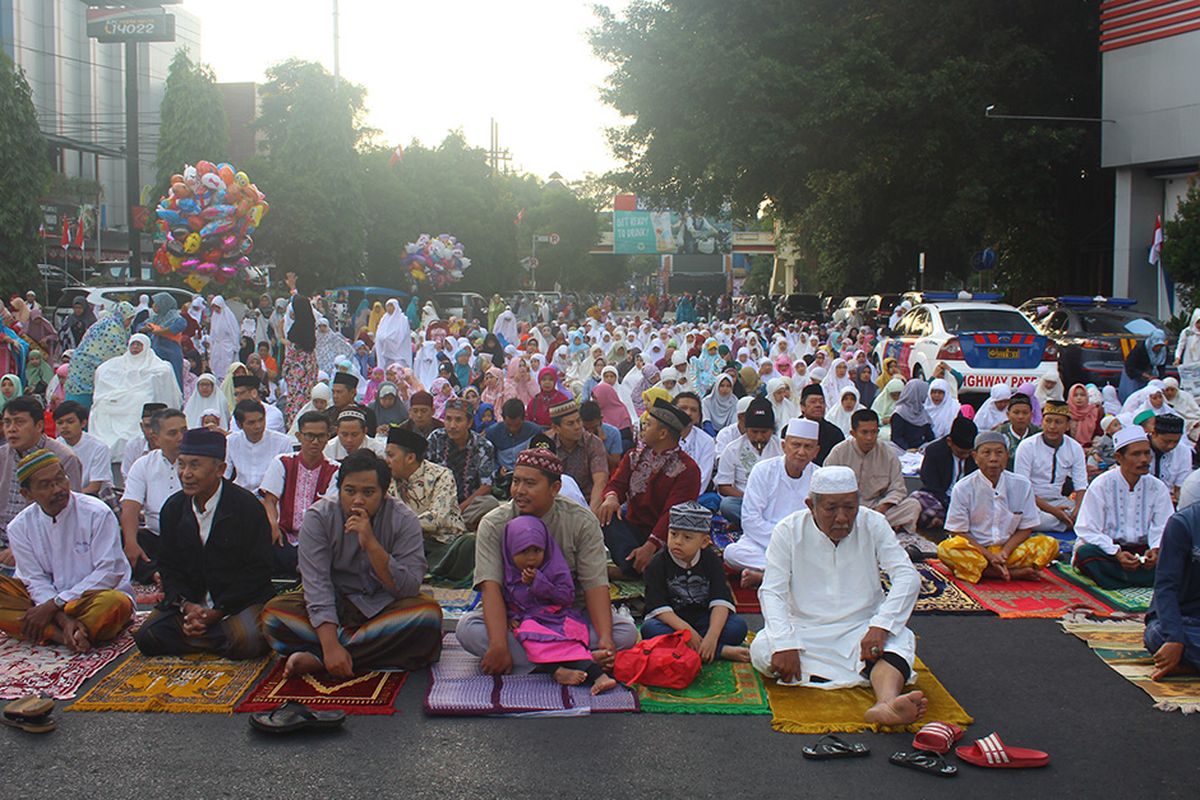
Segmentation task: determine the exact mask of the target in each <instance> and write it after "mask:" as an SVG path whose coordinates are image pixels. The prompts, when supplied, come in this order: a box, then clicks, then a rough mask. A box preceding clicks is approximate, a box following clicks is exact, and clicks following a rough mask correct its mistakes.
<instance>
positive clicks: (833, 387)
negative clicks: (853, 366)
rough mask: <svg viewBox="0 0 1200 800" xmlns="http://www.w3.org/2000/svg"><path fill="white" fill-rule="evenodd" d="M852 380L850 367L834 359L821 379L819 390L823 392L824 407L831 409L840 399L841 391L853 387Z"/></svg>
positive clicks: (843, 361)
mask: <svg viewBox="0 0 1200 800" xmlns="http://www.w3.org/2000/svg"><path fill="white" fill-rule="evenodd" d="M853 385H854V379H853V378H851V377H850V367H849V365H848V364H846V360H845V359H842V358H835V359H834V360H833V364H831V365H830V366H829V371H828V372H827V373H826V374H825V377H824V378H822V379H821V389H822V390H823V391H824V392H825V406H826V407H827V408H833V407H834V406H835V405H836V404H837V402H838V400H840V399H841V397H842V390H843V389H845V388H846V387H847V386H853Z"/></svg>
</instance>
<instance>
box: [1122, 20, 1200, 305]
mask: <svg viewBox="0 0 1200 800" xmlns="http://www.w3.org/2000/svg"><path fill="white" fill-rule="evenodd" d="M1195 5H1196V4H1195V3H1192V2H1179V1H1178V0H1166V2H1154V3H1138V2H1131V1H1130V0H1106V2H1104V3H1102V4H1101V7H1100V9H1101V22H1100V51H1101V53H1102V54H1103V55H1102V56H1101V61H1102V71H1103V78H1102V79H1103V114H1102V116H1103V117H1104V120H1105V121H1104V122H1102V123H1101V131H1102V133H1101V166H1104V167H1111V168H1113V169H1114V170H1115V171H1116V210H1115V221H1114V227H1113V294H1114V295H1118V296H1126V297H1132V298H1135V299H1137V300H1138V308H1139V309H1140V310H1143V311H1148V312H1149V313H1151V314H1157V315H1158V316H1160V317H1167V316H1170V315H1172V314H1174V313H1175V312H1176V310H1177V308H1176V307H1175V305H1174V304H1172V303H1171V302H1170V299H1169V294H1170V293H1169V292H1168V284H1167V281H1166V280H1165V279H1164V275H1163V273H1162V270H1161V269H1160V268H1159V267H1157V266H1155V265H1153V264H1151V263H1149V252H1150V245H1151V243H1152V241H1153V239H1154V225H1155V220H1156V218H1157V217H1158V216H1159V215H1161V216H1162V218H1163V220H1164V221H1165V220H1168V219H1170V218H1171V217H1172V216H1174V215H1175V211H1176V209H1177V208H1178V206H1179V201H1180V199H1181V198H1182V197H1183V196H1184V195H1186V194H1187V191H1188V186H1189V182H1190V181H1192V180H1195V179H1196V178H1197V176H1198V175H1200V80H1198V79H1197V75H1198V74H1200V22H1197V14H1196V12H1195V10H1194V7H1195Z"/></svg>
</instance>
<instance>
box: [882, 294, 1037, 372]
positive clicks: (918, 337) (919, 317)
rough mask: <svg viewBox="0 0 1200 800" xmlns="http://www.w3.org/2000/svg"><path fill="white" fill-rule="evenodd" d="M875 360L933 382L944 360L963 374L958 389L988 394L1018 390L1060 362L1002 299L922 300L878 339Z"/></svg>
mask: <svg viewBox="0 0 1200 800" xmlns="http://www.w3.org/2000/svg"><path fill="white" fill-rule="evenodd" d="M873 355H874V358H875V359H876V361H877V363H878V364H879V365H880V366H882V365H883V361H884V359H886V358H894V359H896V362H897V364H898V366H899V367H900V375H901V376H902V377H903V378H904V379H905V380H908V379H909V378H922V379H924V380H930V379H931V376H932V375H933V371H934V368H935V367H936V366H937V365H938V363H940V362H943V361H944V362H946V365H947V366H949V367H950V369H952V370H954V371H955V372H958V373H959V374H961V375H962V376H963V380H962V386H961V387H959V391H960V392H965V393H968V394H986V393H988V392H990V391H991V389H992V387H993V386H995V385H997V384H1000V383H1007V384H1009V385H1010V386H1012V387H1013V388H1014V389H1015V388H1016V387H1017V386H1020V385H1021V384H1022V383H1026V382H1029V381H1036V380H1037V379H1038V378H1039V377H1040V376H1041V374H1042V372H1043V371H1045V369H1046V368H1047V367H1049V366H1057V362H1058V348H1057V347H1056V346H1055V345H1054V343H1053V342H1050V341H1049V340H1047V338H1046V337H1045V336H1043V335H1041V334H1040V333H1038V332H1037V330H1036V329H1035V328H1034V327H1033V325H1032V324H1031V323H1030V322H1029V319H1028V318H1026V317H1025V315H1024V314H1022V313H1021V312H1020V311H1018V310H1017V309H1015V308H1013V307H1012V306H1010V305H1005V304H1003V303H984V302H928V301H927V302H924V303H921V304H920V305H917V306H915V307H913V308H912V309H911V310H910V311H909V312H908V313H907V314H905V315H904V317H903V318H901V320H900V323H899V324H898V325H897V326H896V328H895V330H894V331H893V332H892V335H891V336H890V337H884V338H882V339H881V340H880V342H879V344H878V345H877V346H876V348H875V351H874V354H873Z"/></svg>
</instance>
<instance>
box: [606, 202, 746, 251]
mask: <svg viewBox="0 0 1200 800" xmlns="http://www.w3.org/2000/svg"><path fill="white" fill-rule="evenodd" d="M732 249H733V222H732V221H731V220H730V217H729V214H728V213H727V212H726V213H723V214H721V215H720V216H718V217H706V216H703V215H700V214H695V213H692V212H690V211H684V212H678V211H663V210H661V209H651V208H647V207H646V206H645V204H644V203H643V202H642V201H641V200H640V199H639V198H638V197H637V196H636V195H632V194H619V195H617V196H616V197H615V198H613V252H614V253H617V254H623V255H650V254H678V255H718V254H724V253H728V252H730V251H731V250H732Z"/></svg>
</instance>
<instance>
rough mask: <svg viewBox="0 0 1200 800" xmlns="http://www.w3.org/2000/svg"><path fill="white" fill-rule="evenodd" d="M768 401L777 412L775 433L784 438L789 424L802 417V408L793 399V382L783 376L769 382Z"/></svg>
mask: <svg viewBox="0 0 1200 800" xmlns="http://www.w3.org/2000/svg"><path fill="white" fill-rule="evenodd" d="M767 399H768V400H770V401H771V408H772V410H774V412H775V432H776V433H777V434H779V435H780V436H782V435H783V431H784V429H785V428H786V427H787V424H788V422H790V421H791V420H793V419H795V418H796V417H798V416H800V406H798V405H797V404H796V401H795V400H793V399H792V382H791V381H789V380H788V379H787V378H784V377H783V376H780V377H777V378H772V379H771V380H769V381H767Z"/></svg>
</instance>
